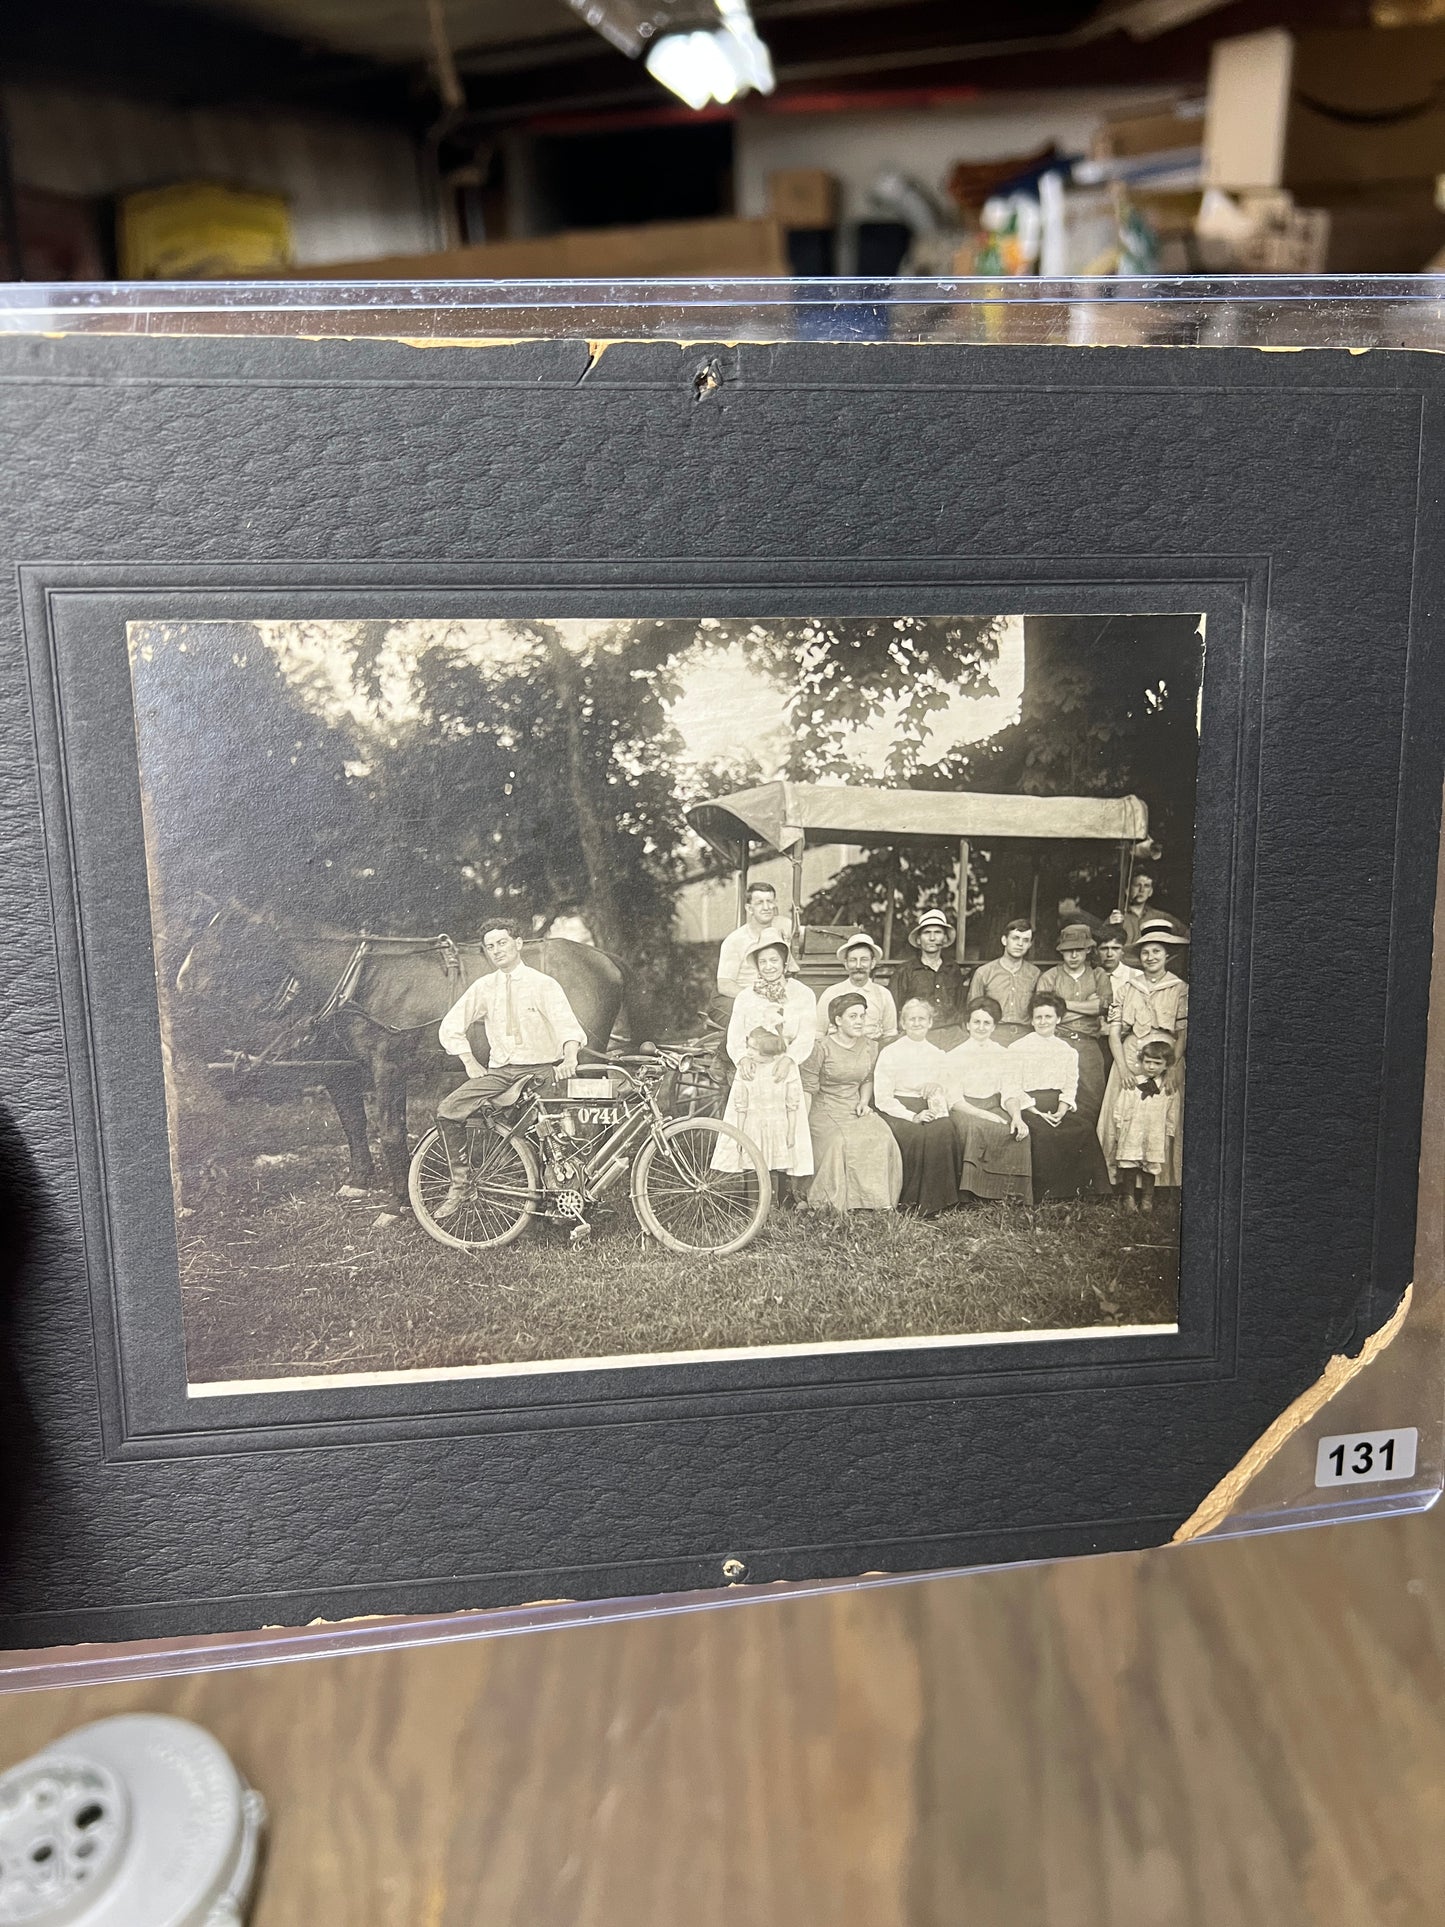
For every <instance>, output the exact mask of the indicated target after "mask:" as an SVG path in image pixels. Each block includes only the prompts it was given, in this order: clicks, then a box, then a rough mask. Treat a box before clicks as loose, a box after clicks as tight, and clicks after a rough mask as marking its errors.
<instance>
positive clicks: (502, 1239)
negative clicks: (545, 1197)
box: [406, 1125, 540, 1251]
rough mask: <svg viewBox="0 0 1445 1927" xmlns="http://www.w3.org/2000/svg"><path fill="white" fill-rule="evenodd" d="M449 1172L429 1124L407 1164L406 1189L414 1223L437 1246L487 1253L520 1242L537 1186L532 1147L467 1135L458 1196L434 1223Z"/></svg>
mask: <svg viewBox="0 0 1445 1927" xmlns="http://www.w3.org/2000/svg"><path fill="white" fill-rule="evenodd" d="M451 1185H452V1167H451V1160H450V1158H449V1157H448V1156H447V1147H446V1144H445V1143H444V1142H443V1139H442V1134H441V1132H440V1131H439V1130H437V1128H436V1126H435V1125H433V1127H432V1128H431V1130H429V1131H428V1132H427V1134H426V1136H425V1137H424V1138H423V1139H422V1141H421V1143H420V1144H418V1146H417V1147H416V1153H415V1155H414V1156H413V1158H412V1161H411V1169H410V1171H409V1172H408V1173H407V1183H406V1188H407V1191H408V1194H409V1195H410V1197H411V1208H412V1210H413V1211H414V1212H415V1213H416V1220H417V1223H418V1224H419V1225H420V1226H421V1227H422V1229H423V1230H424V1231H426V1232H428V1233H430V1235H431V1236H432V1237H433V1238H435V1239H436V1241H437V1243H438V1244H443V1245H451V1246H453V1247H454V1248H455V1249H456V1250H458V1251H492V1250H495V1249H496V1248H497V1246H499V1245H509V1244H510V1243H511V1242H512V1240H513V1239H514V1238H520V1237H521V1235H522V1233H523V1232H524V1231H525V1230H526V1229H527V1226H528V1225H529V1224H530V1223H531V1222H532V1218H533V1216H534V1214H535V1212H536V1209H537V1195H538V1191H539V1185H540V1181H539V1178H538V1173H537V1160H536V1158H535V1157H534V1156H533V1155H532V1147H531V1146H530V1145H529V1144H528V1143H527V1142H526V1141H525V1140H524V1139H522V1138H515V1137H514V1138H504V1137H498V1136H497V1135H496V1134H495V1133H494V1132H490V1131H488V1132H472V1133H470V1134H469V1138H468V1162H467V1168H466V1172H465V1174H464V1181H463V1188H462V1196H461V1199H460V1201H459V1202H458V1204H457V1207H456V1210H455V1211H452V1212H448V1213H447V1215H446V1216H445V1217H441V1218H439V1217H438V1216H437V1213H438V1212H439V1211H440V1210H442V1208H443V1206H444V1205H445V1203H446V1200H447V1197H448V1195H449V1193H450V1191H451Z"/></svg>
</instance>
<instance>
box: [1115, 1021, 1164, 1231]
mask: <svg viewBox="0 0 1445 1927" xmlns="http://www.w3.org/2000/svg"><path fill="white" fill-rule="evenodd" d="M1173 1062H1174V1047H1173V1045H1172V1044H1166V1043H1165V1042H1164V1041H1163V1040H1162V1039H1161V1038H1153V1039H1151V1040H1150V1041H1149V1042H1148V1043H1147V1044H1145V1045H1144V1046H1143V1047H1142V1048H1141V1050H1140V1052H1139V1075H1138V1076H1137V1077H1134V1078H1131V1079H1130V1081H1129V1082H1128V1083H1127V1084H1126V1085H1125V1086H1124V1088H1123V1090H1122V1091H1121V1092H1120V1093H1119V1096H1118V1098H1117V1099H1116V1101H1115V1104H1114V1130H1115V1133H1116V1138H1117V1146H1116V1151H1115V1162H1116V1164H1117V1166H1118V1169H1119V1173H1120V1180H1119V1181H1120V1183H1121V1185H1122V1186H1123V1188H1124V1209H1125V1210H1126V1211H1144V1212H1150V1211H1152V1210H1153V1209H1154V1181H1155V1179H1156V1178H1157V1177H1158V1176H1159V1174H1160V1172H1161V1171H1162V1170H1163V1169H1164V1166H1165V1164H1166V1163H1167V1162H1168V1158H1169V1145H1170V1141H1171V1140H1172V1139H1173V1137H1174V1135H1175V1133H1176V1132H1177V1131H1178V1129H1179V1093H1178V1092H1177V1091H1167V1090H1165V1088H1164V1079H1165V1078H1166V1077H1167V1076H1168V1074H1169V1069H1170V1066H1171V1065H1172V1064H1173Z"/></svg>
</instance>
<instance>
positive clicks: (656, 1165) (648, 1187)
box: [632, 1117, 773, 1258]
mask: <svg viewBox="0 0 1445 1927" xmlns="http://www.w3.org/2000/svg"><path fill="white" fill-rule="evenodd" d="M724 1140H726V1141H728V1142H729V1143H730V1144H731V1146H732V1148H733V1150H734V1151H735V1152H736V1156H737V1162H738V1164H739V1165H740V1166H741V1168H740V1169H739V1170H736V1171H717V1170H714V1169H713V1157H714V1155H715V1153H716V1152H717V1150H718V1147H719V1145H720V1144H721V1143H722V1142H723V1141H724ZM632 1202H633V1205H634V1207H635V1209H636V1211H637V1215H638V1217H639V1218H640V1219H641V1221H642V1226H643V1229H644V1230H645V1231H649V1232H651V1234H652V1236H653V1237H654V1238H656V1239H657V1241H658V1243H659V1244H664V1245H666V1246H667V1248H668V1250H669V1251H681V1252H685V1253H689V1254H699V1255H701V1254H702V1253H707V1254H709V1255H711V1256H713V1257H719V1258H721V1257H726V1256H727V1255H728V1253H729V1252H733V1251H741V1250H742V1248H743V1246H744V1245H749V1244H751V1243H752V1241H753V1239H754V1238H756V1237H757V1235H758V1233H759V1232H760V1231H761V1230H762V1228H763V1225H764V1224H765V1223H766V1221H767V1216H768V1212H769V1210H770V1208H771V1206H772V1202H773V1187H772V1178H771V1176H770V1175H769V1172H768V1167H767V1165H766V1164H765V1163H764V1161H763V1154H762V1152H761V1151H760V1150H759V1149H758V1147H757V1145H756V1144H754V1143H753V1141H752V1139H751V1138H749V1137H744V1135H743V1133H742V1132H741V1131H739V1130H736V1129H735V1128H734V1127H733V1126H732V1125H731V1124H724V1123H722V1122H721V1121H720V1120H719V1119H718V1118H715V1117H684V1118H679V1119H678V1120H677V1121H676V1122H675V1123H673V1124H669V1125H668V1126H667V1128H666V1129H665V1130H664V1131H663V1133H662V1142H661V1144H659V1143H658V1142H657V1141H656V1140H655V1139H649V1141H648V1142H647V1143H646V1144H645V1145H644V1146H643V1147H642V1150H641V1151H640V1152H639V1153H638V1157H637V1162H636V1164H635V1165H634V1166H633V1167H632Z"/></svg>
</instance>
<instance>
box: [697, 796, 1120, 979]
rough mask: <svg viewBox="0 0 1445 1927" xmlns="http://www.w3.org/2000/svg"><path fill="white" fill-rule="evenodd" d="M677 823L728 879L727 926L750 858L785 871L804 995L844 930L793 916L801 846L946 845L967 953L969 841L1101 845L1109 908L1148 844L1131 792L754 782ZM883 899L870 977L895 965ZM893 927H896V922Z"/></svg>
mask: <svg viewBox="0 0 1445 1927" xmlns="http://www.w3.org/2000/svg"><path fill="white" fill-rule="evenodd" d="M687 820H688V822H689V823H690V824H691V825H692V827H693V829H694V830H696V832H697V834H698V835H699V836H700V837H701V838H702V839H703V841H704V842H705V843H706V844H708V845H709V847H710V848H711V849H713V850H715V851H716V852H717V854H718V855H719V856H720V857H722V858H723V860H724V862H726V863H727V864H729V865H730V866H732V867H733V868H734V869H735V871H736V878H737V922H738V923H739V924H742V923H743V922H744V921H745V919H746V916H747V888H748V881H749V872H750V870H751V868H752V866H753V865H754V863H755V862H757V861H758V860H759V859H760V858H767V857H784V858H786V859H787V860H788V862H789V864H790V866H791V871H792V893H791V894H792V903H793V913H794V916H795V918H797V919H798V924H799V931H798V939H797V941H796V942H795V945H794V951H795V956H796V959H797V963H798V966H799V972H800V975H801V977H802V980H803V982H804V983H806V984H807V986H808V988H809V989H810V990H812V991H814V992H817V991H818V990H820V989H821V988H822V987H823V986H824V985H826V984H829V983H836V982H837V979H838V958H837V951H838V946H839V945H840V944H841V943H842V942H843V940H844V938H845V937H847V936H849V935H851V933H852V930H853V929H855V928H856V925H832V924H813V925H808V924H807V923H805V922H804V921H803V920H802V906H803V901H804V895H805V893H804V889H803V857H804V853H805V852H806V851H807V850H808V849H810V848H815V847H817V846H819V845H824V844H831V845H844V846H860V847H862V848H865V849H866V848H870V847H876V846H897V845H905V846H906V845H908V844H920V843H923V842H925V841H927V840H939V841H947V842H948V843H950V844H951V845H953V847H954V849H955V851H956V857H955V868H954V882H953V898H954V900H953V904H952V915H953V918H954V921H955V923H956V926H957V936H956V938H955V944H954V948H955V953H956V955H957V958H958V961H959V962H960V963H962V962H963V961H964V960H965V958H966V957H967V956H968V942H969V934H970V933H969V914H968V876H969V859H970V853H971V851H972V849H973V847H974V846H975V845H978V846H980V847H984V848H988V849H992V847H993V846H994V845H995V844H996V843H999V842H1001V841H1004V840H1022V841H1024V842H1026V843H1032V844H1034V845H1037V844H1039V843H1050V842H1083V843H1091V844H1098V843H1112V844H1114V845H1115V846H1116V847H1117V850H1118V907H1119V909H1121V910H1122V909H1123V908H1124V906H1125V902H1126V900H1127V897H1128V890H1129V881H1130V877H1131V875H1132V871H1133V866H1134V862H1135V860H1136V858H1137V857H1138V856H1140V855H1142V854H1144V853H1146V852H1147V853H1148V854H1149V855H1150V856H1155V855H1157V850H1156V849H1155V847H1154V846H1153V845H1152V844H1150V843H1149V842H1148V836H1149V812H1148V810H1147V809H1146V808H1145V806H1144V804H1143V803H1142V802H1141V801H1140V799H1139V798H1138V797H1137V796H998V795H990V794H985V793H983V792H977V791H961V790H913V789H871V788H867V787H865V786H861V785H856V784H847V785H844V784H840V783H788V782H773V783H760V784H758V785H756V786H755V787H754V788H752V789H745V790H736V791H734V792H733V793H732V794H730V795H727V796H719V797H716V798H714V799H713V800H712V801H710V802H707V803H699V804H696V805H695V806H694V807H693V808H692V809H690V810H689V811H688V813H687ZM1038 883H1039V871H1038V866H1037V864H1035V865H1034V866H1033V872H1032V886H1031V889H1030V903H1029V919H1030V922H1032V923H1034V924H1037V920H1038V907H1039V906H1038ZM895 909H896V906H895V904H894V903H893V902H892V901H889V902H888V903H887V904H886V905H885V907H884V910H883V914H882V926H883V927H882V944H883V949H884V956H883V959H882V961H881V963H880V966H879V975H880V977H885V978H886V977H887V976H888V975H889V974H890V972H891V970H892V969H893V968H895V967H896V966H897V965H898V964H900V963H902V962H905V961H907V960H908V959H907V952H906V950H905V949H904V947H903V944H904V939H905V938H906V934H907V921H906V920H903V919H899V918H897V917H896V916H895ZM900 922H901V923H902V928H901V929H900V928H899V927H898V925H899V924H900Z"/></svg>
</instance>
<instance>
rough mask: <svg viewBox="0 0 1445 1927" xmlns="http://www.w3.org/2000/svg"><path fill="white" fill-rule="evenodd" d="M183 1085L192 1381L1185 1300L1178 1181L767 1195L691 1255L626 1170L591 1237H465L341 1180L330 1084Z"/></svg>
mask: <svg viewBox="0 0 1445 1927" xmlns="http://www.w3.org/2000/svg"><path fill="white" fill-rule="evenodd" d="M188 1098H190V1099H192V1100H193V1101H188V1102H187V1103H186V1105H185V1124H184V1129H183V1158H182V1163H183V1168H184V1169H185V1171H186V1179H187V1198H188V1201H189V1203H190V1206H191V1208H190V1210H189V1213H188V1215H187V1216H186V1217H184V1218H183V1219H182V1221H181V1223H180V1225H179V1236H180V1253H181V1287H182V1298H183V1304H184V1315H185V1331H186V1355H187V1360H188V1365H189V1372H190V1377H191V1379H192V1381H193V1382H196V1383H203V1382H208V1381H215V1380H224V1379H242V1378H280V1377H287V1376H296V1375H307V1374H312V1373H319V1372H368V1371H393V1370H402V1369H416V1368H421V1369H428V1368H435V1367H439V1366H448V1365H486V1364H497V1363H516V1362H520V1361H524V1360H532V1359H548V1358H559V1359H560V1358H583V1357H607V1356H615V1355H618V1354H627V1353H636V1352H665V1351H694V1350H711V1349H716V1348H721V1347H730V1346H745V1345H788V1344H808V1343H816V1342H818V1341H822V1340H833V1339H872V1338H893V1337H923V1336H928V1335H933V1334H944V1333H952V1332H958V1333H971V1332H990V1331H1030V1330H1035V1331H1038V1330H1051V1329H1059V1328H1069V1327H1077V1326H1082V1325H1126V1324H1159V1323H1168V1322H1170V1321H1171V1320H1172V1319H1173V1318H1174V1316H1175V1282H1176V1276H1177V1268H1178V1267H1177V1238H1178V1211H1177V1205H1176V1204H1175V1202H1174V1201H1173V1198H1172V1195H1170V1196H1168V1198H1167V1200H1166V1201H1163V1202H1162V1203H1161V1209H1160V1210H1159V1211H1158V1212H1157V1213H1156V1214H1155V1215H1154V1217H1152V1218H1141V1217H1135V1216H1132V1215H1126V1214H1124V1213H1122V1212H1121V1211H1119V1210H1118V1209H1117V1207H1116V1206H1114V1205H1112V1204H1109V1203H1100V1204H1077V1203H1076V1204H1045V1205H1041V1206H1038V1207H1036V1208H1034V1209H1031V1210H1030V1209H1026V1208H1023V1207H1019V1206H1014V1205H995V1204H990V1205H976V1206H972V1207H964V1208H962V1209H960V1210H958V1211H955V1212H951V1213H949V1214H947V1215H946V1216H945V1217H942V1218H940V1219H938V1220H936V1221H934V1222H933V1223H927V1224H925V1223H922V1222H920V1221H918V1220H916V1219H913V1218H909V1217H906V1216H902V1215H899V1214H895V1213H867V1212H855V1213H852V1214H850V1215H849V1216H848V1217H846V1218H840V1217H837V1216H834V1215H832V1214H822V1213H813V1212H808V1211H800V1212H786V1213H784V1212H775V1213H774V1214H773V1216H772V1217H771V1218H770V1219H769V1221H768V1224H767V1226H766V1227H765V1229H764V1231H763V1233H762V1235H761V1237H760V1238H759V1239H758V1241H757V1243H756V1244H754V1245H752V1246H750V1247H749V1249H748V1250H746V1251H744V1252H741V1253H739V1254H738V1255H737V1256H736V1257H732V1258H721V1259H714V1260H699V1259H695V1258H682V1257H678V1256H676V1255H674V1254H672V1253H670V1252H666V1251H662V1250H659V1249H658V1248H657V1247H656V1246H655V1245H652V1244H646V1243H644V1240H643V1238H642V1236H641V1233H640V1232H639V1230H638V1227H637V1224H636V1222H635V1220H634V1218H633V1216H632V1212H631V1210H630V1208H629V1206H628V1205H627V1202H626V1193H625V1188H624V1187H619V1188H618V1190H617V1191H616V1192H615V1193H613V1194H612V1201H613V1202H614V1203H615V1205H616V1209H614V1210H613V1211H612V1212H611V1213H610V1214H607V1215H603V1216H601V1217H599V1219H598V1220H597V1226H596V1236H595V1237H594V1239H593V1240H592V1242H591V1244H590V1245H589V1246H584V1247H581V1248H579V1249H576V1250H574V1249H572V1248H571V1247H569V1245H568V1243H567V1238H566V1231H565V1229H564V1228H563V1227H559V1226H555V1225H552V1224H548V1223H538V1224H536V1225H534V1226H533V1228H532V1229H531V1230H530V1231H529V1232H527V1233H526V1234H524V1236H523V1237H522V1238H521V1239H519V1240H518V1242H517V1243H516V1244H514V1245H510V1246H508V1247H506V1248H505V1249H504V1250H501V1251H496V1252H484V1253H480V1254H476V1255H469V1254H467V1253H464V1252H459V1251H452V1250H449V1249H447V1248H446V1247H445V1246H442V1245H439V1244H437V1243H436V1242H435V1241H434V1240H433V1239H431V1238H429V1237H427V1235H426V1234H425V1233H424V1232H423V1231H422V1230H421V1229H420V1228H419V1227H418V1226H417V1225H416V1224H415V1223H414V1222H413V1221H412V1219H411V1218H409V1217H407V1218H403V1219H401V1220H399V1221H398V1222H395V1223H393V1224H390V1225H386V1226H378V1225H377V1224H376V1223H375V1219H376V1217H377V1215H378V1211H379V1209H380V1208H381V1207H382V1205H383V1204H384V1203H385V1197H384V1194H383V1193H382V1192H380V1191H378V1192H375V1193H373V1194H372V1195H371V1196H370V1197H368V1198H364V1199H354V1200H346V1199H341V1198H338V1197H337V1196H336V1195H335V1190H336V1186H337V1185H338V1184H339V1183H340V1182H341V1181H342V1179H343V1177H344V1175H345V1154H344V1149H343V1147H342V1143H341V1134H340V1130H339V1128H338V1126H337V1124H336V1120H335V1117H334V1115H332V1113H331V1112H330V1109H329V1106H328V1105H327V1104H326V1103H325V1100H323V1099H311V1098H307V1099H299V1100H297V1101H295V1102H293V1103H288V1104H261V1103H257V1102H249V1101H242V1102H233V1103H222V1102H221V1100H219V1099H215V1100H213V1101H209V1102H208V1101H206V1100H205V1099H204V1098H202V1097H201V1096H200V1094H199V1093H188ZM419 1109H420V1107H419ZM421 1123H422V1116H421V1115H420V1114H418V1115H417V1116H416V1117H415V1118H414V1120H413V1125H414V1128H417V1127H419V1126H420V1125H421Z"/></svg>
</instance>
